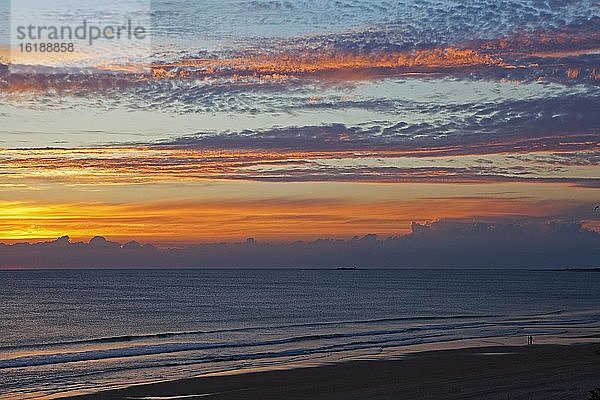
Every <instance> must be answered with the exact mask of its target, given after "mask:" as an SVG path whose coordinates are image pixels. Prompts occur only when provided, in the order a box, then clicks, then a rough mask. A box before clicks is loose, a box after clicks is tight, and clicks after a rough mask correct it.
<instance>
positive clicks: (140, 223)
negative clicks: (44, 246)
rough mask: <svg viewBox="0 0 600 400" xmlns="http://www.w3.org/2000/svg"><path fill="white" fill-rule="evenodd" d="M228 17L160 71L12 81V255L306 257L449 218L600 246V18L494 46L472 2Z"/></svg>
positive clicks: (164, 35)
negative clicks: (19, 251)
mask: <svg viewBox="0 0 600 400" xmlns="http://www.w3.org/2000/svg"><path fill="white" fill-rule="evenodd" d="M2 1H3V2H4V1H5V0H2ZM225 3H226V4H224V5H220V6H215V8H213V9H210V8H207V9H204V10H196V12H197V13H198V15H199V17H198V18H199V20H200V22H194V21H189V20H188V19H185V20H184V19H183V15H179V14H177V15H175V16H174V17H171V18H172V19H171V20H165V19H160V20H158V21H155V25H156V26H155V35H156V38H157V39H156V41H155V43H154V45H155V46H156V49H157V50H156V53H157V54H159V56H158V57H159V58H158V61H157V59H156V57H157V56H156V55H153V57H154V58H152V59H148V60H146V61H143V60H142V61H139V60H137V61H135V62H122V63H117V62H115V60H112V59H106V58H105V54H103V53H102V52H99V53H98V54H95V55H94V56H93V57H96V58H97V59H95V63H96V67H97V68H98V73H97V75H93V76H89V75H78V74H73V75H71V76H68V77H65V76H63V75H60V74H58V75H57V74H47V73H35V74H26V73H20V74H18V73H11V72H10V71H8V70H4V72H3V70H2V69H0V147H2V149H1V150H0V241H2V242H5V243H13V242H15V241H38V240H48V239H55V238H57V237H59V236H62V235H69V236H70V237H71V239H72V240H84V241H87V240H89V239H90V238H91V237H93V236H96V235H102V236H105V237H107V238H109V239H111V240H116V241H119V242H126V241H129V240H137V241H140V242H144V243H146V242H148V243H153V244H155V245H157V246H178V245H189V244H193V243H210V242H218V241H227V242H232V241H242V240H245V238H247V237H254V238H256V239H258V240H260V241H267V242H291V241H295V240H314V239H317V238H344V239H348V238H351V237H353V236H355V235H365V234H369V233H372V234H377V235H379V236H380V237H387V236H398V235H404V234H407V233H410V232H411V223H412V222H418V223H421V224H428V223H433V222H435V221H440V220H449V221H461V222H465V223H478V222H482V223H499V224H505V223H518V224H519V223H520V224H526V223H532V222H535V223H546V222H548V221H561V222H565V223H578V224H581V226H582V229H589V230H596V231H600V212H598V211H595V210H594V206H595V205H596V204H598V203H600V167H599V165H600V113H599V112H598V110H599V109H600V96H599V95H600V86H599V83H600V64H599V61H600V58H599V54H600V47H599V45H598V43H599V40H600V29H598V20H599V18H600V12H599V11H598V7H597V5H594V4H593V3H592V2H585V1H576V2H569V4H567V5H562V6H559V5H556V6H548V7H550V8H548V9H544V10H543V12H542V11H540V10H534V11H532V10H531V9H530V8H527V7H525V8H524V9H523V10H516V11H515V12H516V13H519V12H520V13H522V14H523V16H522V18H521V19H522V20H521V21H518V19H517V18H514V19H512V20H508V19H505V18H506V15H501V14H499V15H492V16H481V15H479V16H477V18H478V20H479V21H484V20H486V19H490V18H491V19H492V21H490V22H489V25H485V26H482V27H480V30H479V31H476V28H469V29H466V28H464V27H465V26H470V25H469V15H470V13H473V12H477V10H478V8H477V7H475V6H473V7H471V6H469V5H468V6H464V7H462V8H461V7H459V6H457V5H456V4H454V3H452V2H441V3H440V4H441V5H440V4H437V3H436V2H424V3H423V5H422V8H421V9H420V11H417V9H416V8H415V7H416V6H414V5H413V6H410V5H405V6H404V7H405V8H402V7H400V6H397V7H396V6H394V7H393V9H390V10H383V11H382V10H379V11H377V8H376V7H373V8H372V9H371V8H368V9H365V10H363V12H362V13H361V15H362V16H361V17H359V16H357V15H353V14H351V13H349V14H347V15H346V14H344V15H346V16H345V17H342V18H341V21H335V22H331V24H330V25H328V24H327V22H326V21H321V20H318V18H317V17H315V15H317V14H318V10H310V11H309V10H308V9H303V11H298V10H296V11H298V13H297V15H298V16H297V18H296V19H289V18H287V17H286V15H287V14H286V13H287V11H285V10H283V11H282V10H280V9H279V10H255V9H251V8H242V9H240V8H235V10H236V11H235V12H234V15H233V16H229V17H227V18H226V19H228V20H229V19H231V20H232V21H230V22H231V23H230V24H229V25H227V24H226V21H224V22H223V26H220V27H219V28H218V29H217V28H215V29H216V30H215V29H213V30H210V29H203V28H202V27H201V26H200V23H201V22H202V21H204V22H206V21H209V20H210V19H211V18H213V17H214V16H215V15H226V13H227V12H228V10H227V9H226V8H227V7H228V6H229V7H233V6H232V5H231V4H229V3H228V2H225ZM372 3H373V2H365V4H368V5H372ZM515 3H516V2H515ZM525 3H528V2H525ZM588 3H589V4H588ZM3 4H6V3H3ZM161 4H162V2H157V7H158V9H160V5H161ZM228 4H229V5H228ZM244 4H245V3H244ZM469 4H470V3H469ZM519 4H520V3H519ZM332 7H333V6H332ZM339 7H342V8H343V7H344V6H343V5H342V6H339ZM390 7H391V6H390ZM515 7H517V6H515ZM230 11H231V10H230ZM4 15H6V14H4ZM261 15H262V17H263V19H260V18H259V16H261ZM383 15H385V16H387V17H386V18H387V19H385V18H383V17H382V16H383ZM432 15H433V16H438V17H439V18H434V20H435V21H434V22H435V24H437V25H435V24H434V25H432V26H425V25H427V23H428V21H429V20H430V19H431V18H430V17H431V16H432ZM442 15H446V16H448V15H452V16H455V17H456V19H455V21H454V25H452V29H450V30H449V29H447V28H448V27H446V26H444V25H443V24H444V22H443V21H444V19H443V18H442ZM165 18H166V17H165ZM224 18H225V17H224ZM236 18H237V20H236ZM494 18H495V19H496V20H495V21H494ZM182 21H184V22H185V23H187V24H188V26H187V29H188V30H189V31H190V32H192V33H190V37H186V36H185V35H183V34H181V33H180V32H178V31H177V29H175V27H176V26H179V25H178V24H182V23H183V22H182ZM236 21H237V22H236ZM240 21H244V23H243V24H240ZM260 21H262V22H260ZM265 21H266V22H265ZM290 21H292V22H290ZM440 21H442V22H440ZM434 22H432V24H433V23H434ZM252 24H254V25H252ZM251 26H254V27H260V29H259V28H256V31H255V32H254V33H252V32H251V31H252V29H251ZM269 26H270V29H267V27H269ZM409 28H410V29H409ZM1 45H2V43H0V46H1ZM0 54H1V55H0V57H1V58H0V60H4V63H5V64H7V65H8V63H9V60H10V51H9V50H8V43H4V46H3V50H2V53H0ZM73 57H75V56H73ZM18 61H19V62H20V63H27V60H23V59H19V60H18ZM16 62H17V60H13V63H16ZM59 62H62V63H64V64H65V65H69V63H72V62H73V60H72V59H68V58H65V59H63V60H59ZM140 71H145V72H140Z"/></svg>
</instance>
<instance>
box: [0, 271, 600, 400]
mask: <svg viewBox="0 0 600 400" xmlns="http://www.w3.org/2000/svg"><path fill="white" fill-rule="evenodd" d="M0 283H1V285H2V291H1V292H0V399H13V398H19V399H27V398H36V397H38V396H42V395H43V396H52V395H57V394H58V393H64V392H71V393H72V392H76V393H78V392H88V391H95V390H99V389H107V388H112V387H121V386H124V385H131V384H135V383H142V382H150V381H157V380H164V379H175V378H182V377H191V376H196V375H200V374H205V373H209V372H216V371H228V370H236V369H240V368H257V367H261V366H269V367H276V366H281V365H286V364H290V363H298V362H301V363H313V364H315V363H316V364H319V363H323V362H330V361H332V360H343V359H344V358H346V357H349V356H354V357H355V356H357V355H359V356H360V355H361V354H362V355H365V356H369V355H374V354H378V353H380V352H382V351H384V350H387V349H390V348H393V347H402V346H408V345H414V344H421V343H440V342H448V341H454V340H459V339H468V338H488V339H489V340H490V343H491V342H493V338H495V337H522V338H523V341H524V342H525V337H526V336H527V335H533V336H534V338H536V340H539V338H542V337H550V336H551V337H563V338H564V337H572V336H587V335H591V334H593V333H595V332H597V331H598V329H599V328H600V294H599V293H598V287H600V273H595V272H575V271H533V270H518V271H516V270H281V269H280V270H230V269H226V270H44V271H0Z"/></svg>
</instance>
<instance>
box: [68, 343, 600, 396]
mask: <svg viewBox="0 0 600 400" xmlns="http://www.w3.org/2000/svg"><path fill="white" fill-rule="evenodd" d="M597 386H600V344H579V345H549V344H548V345H547V344H541V345H533V346H494V347H476V348H463V349H453V350H440V351H426V352H420V353H415V354H411V355H408V356H406V357H404V358H402V359H398V360H365V361H348V362H341V363H336V364H330V365H323V366H317V367H307V368H296V369H290V370H275V371H261V372H249V373H242V374H233V375H213V376H207V377H199V378H191V379H183V380H176V381H170V382H162V383H156V384H149V385H140V386H133V387H130V388H125V389H119V390H113V391H105V392H99V393H96V394H90V395H83V396H76V397H69V398H70V399H81V400H95V399H102V400H112V399H114V400H117V399H167V398H168V399H176V398H185V399H195V398H198V399H199V398H210V399H227V400H235V399H246V400H247V399H345V400H347V399H429V400H431V399H461V400H468V399H512V400H516V399H528V400H536V399H539V400H542V399H544V400H549V399H573V400H575V399H581V400H584V399H587V395H588V393H589V391H590V390H592V389H593V388H594V387H597Z"/></svg>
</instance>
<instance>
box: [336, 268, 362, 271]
mask: <svg viewBox="0 0 600 400" xmlns="http://www.w3.org/2000/svg"><path fill="white" fill-rule="evenodd" d="M357 269H358V268H356V267H339V268H336V270H337V271H354V270H357Z"/></svg>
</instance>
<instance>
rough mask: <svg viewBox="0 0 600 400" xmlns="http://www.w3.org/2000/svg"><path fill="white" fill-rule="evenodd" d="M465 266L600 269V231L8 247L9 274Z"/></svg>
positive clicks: (531, 227)
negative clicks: (51, 270)
mask: <svg viewBox="0 0 600 400" xmlns="http://www.w3.org/2000/svg"><path fill="white" fill-rule="evenodd" d="M341 266H358V267H361V268H371V267H391V268H407V267H457V268H490V267H498V268H500V267H502V268H552V267H553V268H558V267H589V266H600V233H598V232H594V231H590V230H587V229H585V228H583V227H582V225H581V224H580V223H577V222H564V221H544V222H528V223H503V222H485V223H484V222H473V221H464V220H440V221H437V222H433V223H430V224H419V223H416V222H413V223H412V226H411V233H410V234H408V235H404V236H397V237H388V238H385V239H379V238H378V237H377V236H376V235H365V236H362V237H358V236H356V237H354V238H352V239H350V240H339V239H319V240H315V241H311V242H293V243H261V242H257V241H255V240H254V239H249V240H246V241H245V242H241V243H216V244H204V245H198V246H189V247H183V248H168V249H161V248H156V247H153V246H151V245H140V244H139V243H137V242H129V243H127V244H124V245H120V244H118V243H115V242H109V241H107V240H106V239H104V238H101V237H95V238H93V239H92V240H91V241H90V242H88V243H83V242H77V243H71V242H70V241H69V239H68V238H67V237H61V238H59V239H57V240H55V241H51V242H41V243H34V244H30V243H19V244H12V245H6V244H0V267H3V268H171V267H186V268H187V267H240V268H247V267H263V268H273V267H299V268H333V267H341Z"/></svg>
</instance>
